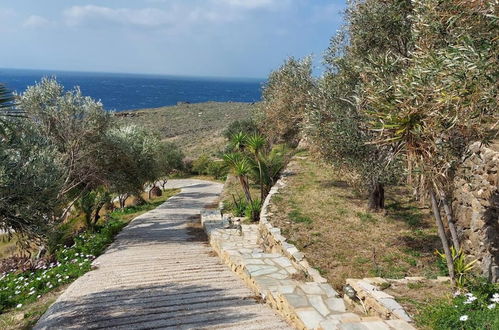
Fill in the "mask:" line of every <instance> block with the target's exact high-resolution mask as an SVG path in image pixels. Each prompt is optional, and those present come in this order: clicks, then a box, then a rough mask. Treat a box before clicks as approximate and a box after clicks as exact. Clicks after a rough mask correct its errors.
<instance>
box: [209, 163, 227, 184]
mask: <svg viewBox="0 0 499 330" xmlns="http://www.w3.org/2000/svg"><path fill="white" fill-rule="evenodd" d="M206 172H207V174H208V175H211V176H212V177H214V178H215V179H217V180H225V179H226V178H227V174H228V173H229V170H228V168H227V166H225V164H224V162H223V161H211V162H210V163H209V164H208V168H207V169H206Z"/></svg>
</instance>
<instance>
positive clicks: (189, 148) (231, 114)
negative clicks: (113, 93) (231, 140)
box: [116, 102, 256, 158]
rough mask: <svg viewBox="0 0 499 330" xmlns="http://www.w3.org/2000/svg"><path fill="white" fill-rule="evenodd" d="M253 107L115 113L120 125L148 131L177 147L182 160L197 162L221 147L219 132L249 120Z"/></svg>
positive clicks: (219, 105)
mask: <svg viewBox="0 0 499 330" xmlns="http://www.w3.org/2000/svg"><path fill="white" fill-rule="evenodd" d="M255 107H256V106H255V104H253V103H236V102H226V103H222V102H206V103H194V104H188V103H184V104H179V105H176V106H168V107H161V108H154V109H141V110H134V111H125V112H119V113H116V118H117V119H118V121H120V122H121V123H129V124H136V125H139V126H144V127H147V128H150V129H151V130H153V131H154V132H156V133H158V134H159V135H160V136H161V138H162V139H163V140H165V141H171V142H175V143H177V144H178V145H179V146H180V147H181V148H182V150H183V151H184V152H185V154H186V156H188V157H192V158H197V157H198V156H199V155H200V154H202V153H214V152H216V151H217V150H220V149H221V148H222V147H223V145H224V139H223V138H222V137H221V134H220V133H221V132H222V131H223V130H224V129H225V128H226V127H227V125H228V124H230V123H231V122H232V121H235V120H240V119H245V118H249V117H250V114H251V112H252V111H253V109H254V108H255Z"/></svg>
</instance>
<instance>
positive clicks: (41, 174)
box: [0, 117, 64, 240]
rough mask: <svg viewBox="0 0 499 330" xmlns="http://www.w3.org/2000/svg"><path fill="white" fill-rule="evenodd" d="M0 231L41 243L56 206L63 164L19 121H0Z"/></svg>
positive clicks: (45, 142)
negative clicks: (13, 233) (14, 233)
mask: <svg viewBox="0 0 499 330" xmlns="http://www.w3.org/2000/svg"><path fill="white" fill-rule="evenodd" d="M0 128H1V130H0V131H1V132H2V134H0V229H2V230H4V231H6V232H16V233H17V234H18V235H20V236H26V237H27V238H30V239H31V240H33V239H38V240H43V239H44V238H45V235H46V231H47V230H48V229H49V228H50V226H51V224H52V223H53V222H52V220H53V219H54V210H55V209H57V206H58V205H59V200H58V194H59V192H60V190H61V187H62V186H63V183H64V182H63V181H62V179H61V178H62V175H63V174H64V168H63V166H62V165H63V164H61V163H60V162H59V159H58V157H57V155H58V153H57V152H56V150H54V148H53V147H52V146H51V145H50V144H49V143H48V142H47V141H46V140H45V139H44V138H43V137H42V136H40V135H38V134H37V131H36V130H35V129H33V127H32V126H31V124H30V123H29V122H28V121H27V120H25V119H23V118H12V117H10V118H8V119H6V120H3V121H0Z"/></svg>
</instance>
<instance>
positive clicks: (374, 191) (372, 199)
mask: <svg viewBox="0 0 499 330" xmlns="http://www.w3.org/2000/svg"><path fill="white" fill-rule="evenodd" d="M368 208H369V210H372V211H379V210H382V209H384V208H385V188H384V186H383V184H381V183H379V182H376V183H375V184H374V185H373V187H372V188H371V191H370V192H369V203H368Z"/></svg>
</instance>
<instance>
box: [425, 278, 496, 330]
mask: <svg viewBox="0 0 499 330" xmlns="http://www.w3.org/2000/svg"><path fill="white" fill-rule="evenodd" d="M467 291H468V292H460V291H458V292H456V293H455V294H454V296H453V297H451V298H449V299H445V300H442V301H440V302H438V303H434V304H431V305H428V306H426V307H425V308H424V309H423V311H422V313H421V314H420V315H419V317H418V318H417V322H418V325H419V326H421V327H424V328H428V329H491V330H492V329H499V284H497V283H496V284H493V283H487V282H485V281H483V280H480V281H475V283H473V284H471V285H469V287H468V290H467Z"/></svg>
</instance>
